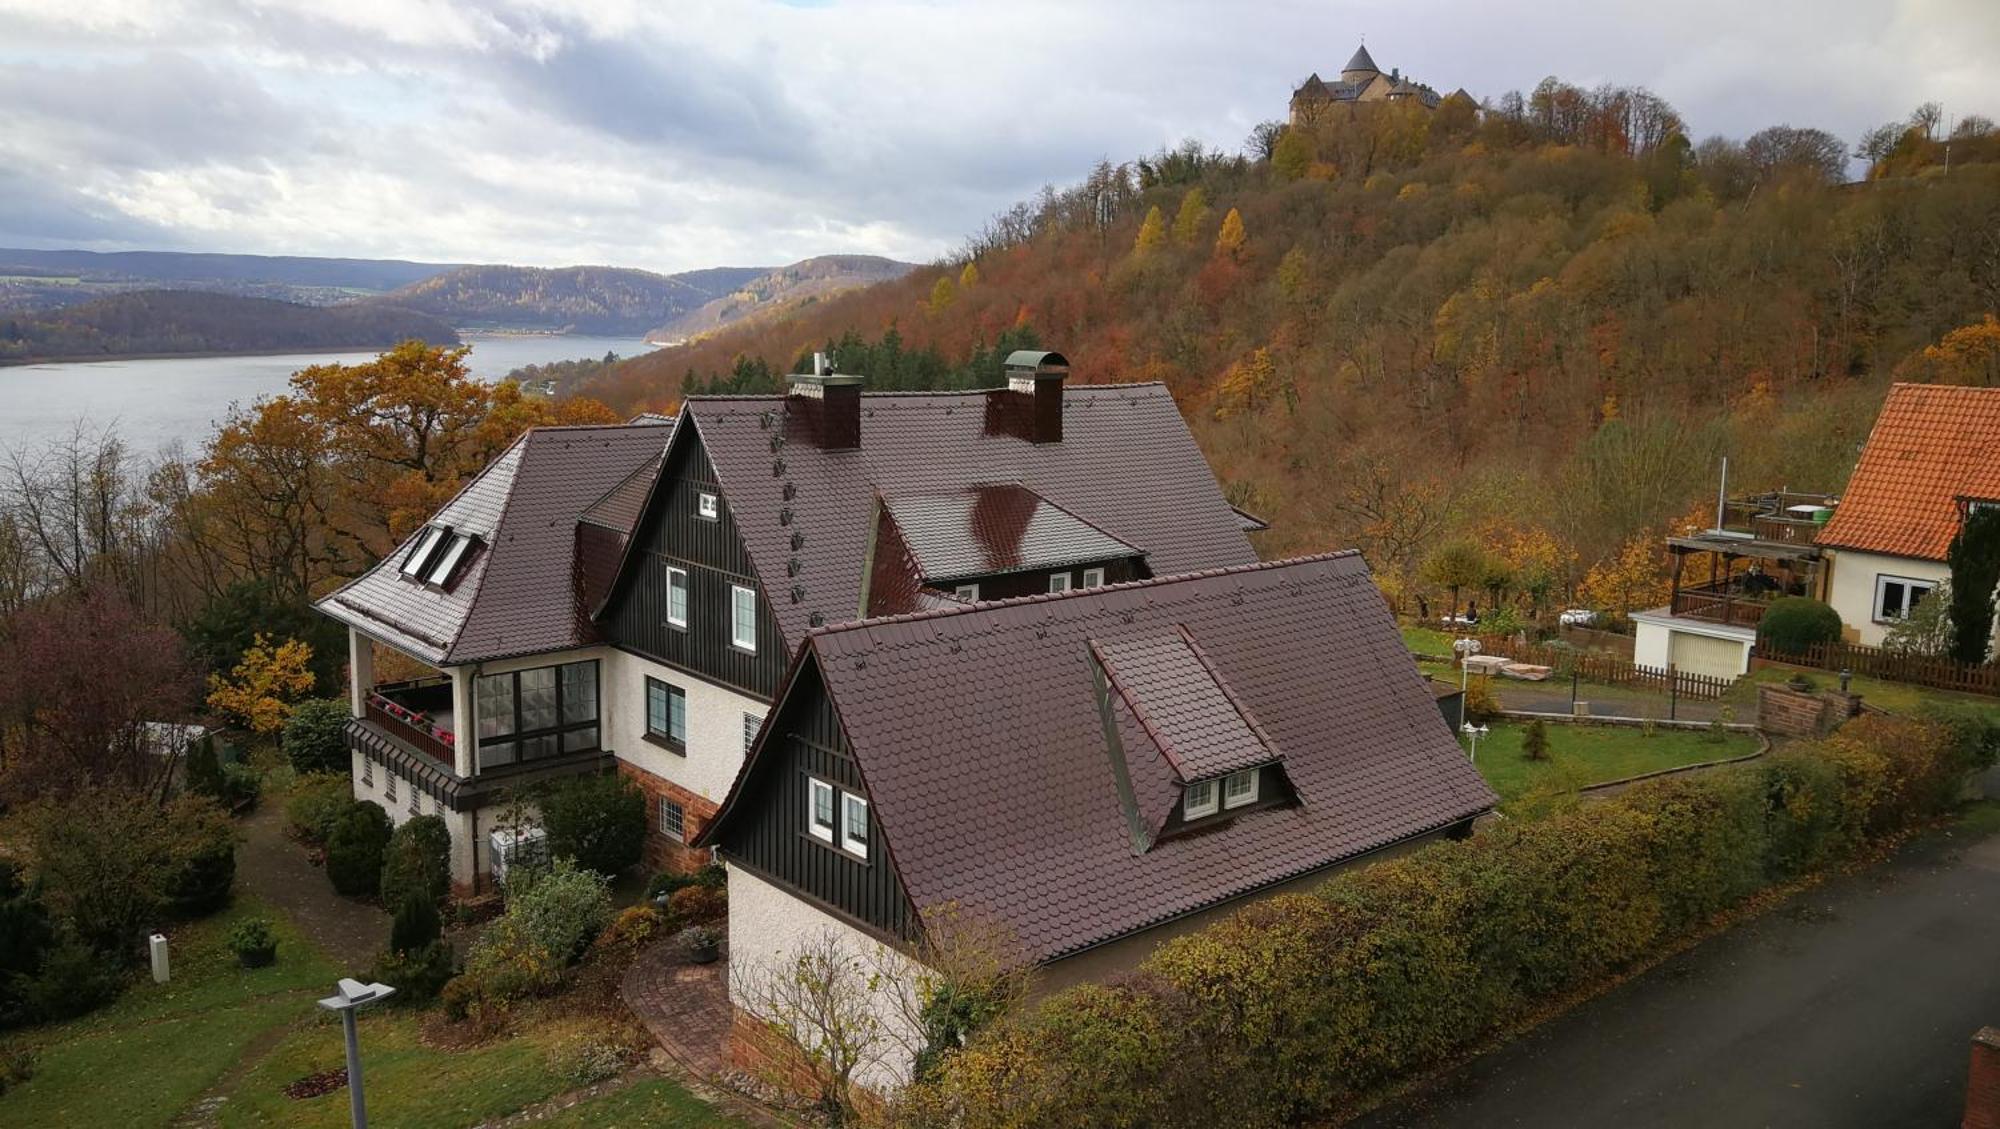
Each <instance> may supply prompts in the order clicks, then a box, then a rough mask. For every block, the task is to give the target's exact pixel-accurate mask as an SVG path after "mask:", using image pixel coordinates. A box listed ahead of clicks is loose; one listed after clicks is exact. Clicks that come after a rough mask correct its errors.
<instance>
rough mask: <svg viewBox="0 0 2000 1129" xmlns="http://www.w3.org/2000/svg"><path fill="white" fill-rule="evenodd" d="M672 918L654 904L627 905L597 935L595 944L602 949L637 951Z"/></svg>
mask: <svg viewBox="0 0 2000 1129" xmlns="http://www.w3.org/2000/svg"><path fill="white" fill-rule="evenodd" d="M671 920H672V918H670V917H669V916H668V915H666V914H664V913H661V912H660V911H659V910H656V909H654V908H653V907H652V906H627V907H625V908H624V909H622V910H620V911H619V913H618V916H617V917H615V918H613V919H612V921H611V924H610V925H607V926H605V927H604V932H602V933H599V934H598V935H597V940H596V941H594V942H593V945H594V946H595V947H596V948H598V949H600V950H615V951H621V952H636V951H637V950H638V948H639V946H641V945H644V944H645V943H646V942H647V941H650V940H652V939H653V937H654V936H655V935H656V934H658V933H659V932H660V931H661V929H662V928H663V927H664V926H666V925H667V924H668V922H670V921H671Z"/></svg>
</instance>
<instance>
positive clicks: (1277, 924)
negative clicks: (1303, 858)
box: [898, 717, 1995, 1129]
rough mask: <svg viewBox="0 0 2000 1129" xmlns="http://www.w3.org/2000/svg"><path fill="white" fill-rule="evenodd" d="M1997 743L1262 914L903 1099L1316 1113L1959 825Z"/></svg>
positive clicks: (940, 1111)
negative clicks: (1871, 847)
mask: <svg viewBox="0 0 2000 1129" xmlns="http://www.w3.org/2000/svg"><path fill="white" fill-rule="evenodd" d="M1994 736H1995V734H1994V731H1993V730H1992V728H1991V727H1990V726H1986V727H1982V726H1979V725H1976V724H1969V723H1965V722H1963V721H1962V720H1956V719H1955V722H1954V723H1953V724H1946V723H1944V722H1939V721H1917V720H1910V719H1900V718H1885V717H1865V718H1861V719H1857V720H1855V721H1853V722H1850V723H1849V724H1848V725H1846V726H1844V727H1843V728H1842V729H1840V730H1839V731H1838V732H1837V733H1835V734H1834V735H1833V736H1831V737H1829V738H1826V739H1825V740H1822V741H1819V742H1813V743H1808V744H1802V745H1798V746H1794V747H1792V748H1791V749H1789V750H1787V751H1785V752H1781V753H1776V754H1773V755H1772V756H1769V757H1766V758H1764V759H1763V760H1761V761H1758V762H1755V763H1752V764H1746V765H1742V766H1738V767H1735V768H1730V769H1722V770H1717V771H1715V772H1712V773H1707V774H1701V775H1691V776H1680V777H1670V778H1666V779H1662V780H1659V781H1655V782H1651V783H1648V784H1645V785H1642V786H1639V787H1635V788H1633V789H1630V790H1628V791H1627V792H1625V793H1623V794H1622V795H1620V796H1618V797H1615V798H1613V799H1610V800H1607V801H1604V802H1601V803H1593V804H1589V805H1584V806H1581V807H1579V808H1577V809H1575V810H1572V811H1569V812H1565V813H1562V814H1559V815H1556V816H1554V817H1551V818H1549V819H1546V820H1542V821H1536V822H1520V821H1515V822H1508V823H1503V824H1501V825H1500V826H1498V827H1496V828H1493V829H1491V830H1489V831H1486V832H1484V833H1482V834H1480V835H1478V836H1475V837H1473V838H1471V839H1469V840H1466V841H1462V842H1438V843H1435V844H1433V845H1431V846H1428V847H1425V848H1424V849H1422V850H1419V851H1414V852H1411V853H1409V854H1406V855H1403V856H1400V857H1397V858H1394V859H1390V860H1387V861H1384V862H1381V863H1378V864H1376V865H1373V866H1368V867H1364V868H1355V869H1352V870H1347V871H1343V872H1341V873H1339V874H1338V875H1336V876H1335V877H1334V878H1332V879H1330V880H1329V881H1328V882H1326V883H1325V884H1324V885H1323V886H1321V887H1320V888H1319V889H1318V890H1317V891H1315V892H1313V893H1309V894H1287V895H1279V896H1275V897H1271V898H1267V899H1264V900H1261V901H1258V902H1255V903H1252V904H1251V905H1250V906H1249V907H1247V908H1245V909H1243V910H1241V911H1239V912H1238V913H1236V914H1234V915H1232V916H1230V917H1228V918H1226V919H1224V920H1222V921H1220V922H1218V923H1216V924H1214V925H1212V926H1210V927H1208V928H1206V929H1203V930H1201V931H1200V932H1197V933H1193V934H1189V935H1186V936H1183V937H1180V938H1176V939H1174V940H1172V941H1169V942H1167V943H1166V944H1164V945H1162V946H1161V947H1160V948H1159V949H1158V950H1156V952H1155V953H1154V955H1153V956H1152V957H1151V958H1149V959H1148V960H1147V961H1146V962H1145V963H1144V964H1143V965H1141V966H1140V967H1139V968H1138V969H1136V970H1135V971H1133V972H1131V973H1129V974H1127V975H1125V976H1123V977H1121V978H1118V979H1116V980H1114V981H1112V982H1110V983H1107V984H1101V985H1085V986H1082V987H1077V988H1073V989H1070V990H1067V991H1064V992H1061V993H1058V994H1055V995H1053V996H1050V997H1049V998H1047V999H1045V1000H1044V1001H1042V1002H1041V1003H1040V1004H1039V1005H1038V1006H1036V1007H1034V1008H1033V1009H1032V1010H1029V1011H1027V1012H1025V1013H1023V1014H1020V1015H1018V1016H1015V1017H1013V1018H1010V1019H1008V1020H1005V1021H1002V1022H1001V1023H999V1024H997V1025H995V1026H994V1027H991V1028H988V1029H987V1030H985V1031H983V1032H980V1033H979V1034H978V1035H976V1036H975V1037H974V1038H973V1039H972V1041H971V1043H970V1044H969V1045H968V1046H967V1047H966V1048H965V1049H964V1050H962V1051H959V1052H957V1053H955V1054H952V1055H951V1056H950V1057H949V1058H948V1060H947V1061H946V1063H945V1066H944V1068H943V1070H942V1072H941V1073H940V1075H939V1077H938V1080H937V1081H936V1082H935V1083H933V1084H931V1085H928V1086H921V1087H916V1088H913V1089H912V1090H911V1091H910V1092H908V1093H906V1094H905V1095H903V1097H902V1100H901V1101H900V1102H899V1103H898V1104H899V1109H900V1112H901V1113H902V1115H903V1120H904V1121H905V1122H906V1123H910V1124H927V1123H940V1124H941V1123H945V1122H950V1123H953V1124H958V1125H962V1126H964V1127H966V1129H985V1127H1002V1126H1005V1127H1013V1126H1038V1127H1062V1126H1075V1127H1078V1129H1082V1127H1084V1126H1101V1125H1149V1126H1163V1127H1166V1126H1206V1125H1215V1124H1223V1123H1227V1124H1230V1125H1240V1126H1261V1125H1282V1124H1292V1123H1297V1122H1299V1121H1311V1120H1314V1119H1318V1118H1324V1117H1327V1116H1329V1115H1332V1114H1334V1113H1336V1112H1337V1111H1339V1110H1341V1109H1342V1108H1343V1107H1344V1106H1346V1105H1348V1104H1349V1103H1351V1102H1352V1101H1353V1099H1355V1098H1357V1097H1358V1096H1361V1095H1364V1094H1366V1093H1368V1092H1369V1091H1371V1090H1374V1089H1377V1088H1379V1087H1380V1086H1382V1085H1383V1084H1384V1083H1385V1082H1389V1081H1391V1080H1394V1079H1397V1078H1401V1077H1405V1076H1408V1075H1411V1074H1413V1073H1416V1072H1420V1071H1423V1070H1426V1069H1429V1068H1434V1067H1436V1066H1438V1065H1440V1064H1442V1063H1444V1062H1446V1061H1448V1060H1449V1059H1450V1058H1451V1057H1452V1056H1454V1055H1457V1054H1461V1053H1463V1052H1464V1051H1466V1050H1467V1049H1468V1048H1469V1047H1470V1046H1471V1045H1472V1044H1474V1043H1475V1042H1477V1041H1478V1040H1479V1039H1481V1038H1483V1037H1485V1036H1486V1035H1488V1034H1489V1033H1491V1032H1494V1031H1496V1030H1498V1029H1500V1028H1502V1027H1504V1026H1506V1025H1508V1024H1510V1023H1513V1022H1516V1021H1519V1020H1521V1019H1523V1018H1525V1017H1527V1016H1529V1015H1531V1014H1532V1013H1533V1012H1534V1011H1535V1010H1536V1009H1538V1008H1540V1007H1544V1006H1546V1005H1548V1004H1550V1003H1552V1002H1554V1001H1556V1000H1558V999H1559V998H1561V997H1562V996H1563V995H1565V994H1567V993H1572V992H1576V991H1579V990H1584V989H1588V988H1590V987H1592V986H1593V985H1596V984H1599V983H1602V982H1603V981H1604V980H1605V979H1606V978H1607V977H1610V976H1614V975H1616V974H1618V973H1620V972H1621V971H1624V970H1627V969H1630V968H1632V967H1633V966H1635V965H1637V964H1640V963H1642V962H1644V961H1646V960H1647V959H1649V958H1651V957H1653V956H1654V955H1656V954H1657V953H1658V952H1659V951H1660V950H1661V949H1662V948H1663V947H1665V946H1667V945H1671V944H1673V943H1674V942H1675V941H1676V940H1677V939H1680V938H1683V937H1685V936H1687V935H1688V934H1689V933H1690V932H1692V931H1693V930H1694V929H1696V928H1697V927H1699V926H1700V925H1701V924H1702V923H1703V922H1705V921H1707V920H1709V919H1711V918H1712V917H1714V915H1716V914H1717V913H1719V912H1721V911H1724V910H1727V909H1729V908H1730V907H1732V906H1734V905H1736V904H1737V903H1739V902H1740V901H1742V900H1743V899H1744V898H1745V897H1746V896H1748V895H1750V894H1751V893H1753V892H1755V891H1757V890H1758V889H1760V888H1762V887H1763V886H1765V885H1767V884H1769V883H1772V882H1778V881H1783V880H1786V879H1789V878H1793V877H1796V876H1797V875H1800V874H1802V873H1804V872H1806V871H1808V870H1811V869H1812V868H1814V867H1817V866H1821V865H1824V864H1826V863H1828V862H1831V861H1834V860H1837V859H1841V858H1844V857H1851V856H1852V855H1853V854H1854V853H1855V852H1856V851H1858V850H1859V849H1861V848H1862V847H1864V846H1866V845H1868V844H1870V843H1872V842H1877V841H1880V840H1881V839H1882V838H1884V837H1885V836H1889V835H1892V834H1895V833H1897V832H1900V831H1903V830H1906V829H1909V828H1911V827H1913V826H1915V825H1917V824H1918V823H1919V822H1921V821H1924V820H1927V819H1930V818H1933V817H1935V816H1936V815H1938V814H1939V813H1941V812H1943V811H1944V810H1946V809H1947V808H1948V807H1949V806H1950V805H1951V804H1952V802H1953V801H1954V800H1955V798H1956V796H1957V794H1958V790H1959V788H1960V786H1961V784H1962V782H1963V780H1964V779H1965V775H1966V773H1967V772H1968V771H1971V770H1972V769H1974V768H1977V767H1979V766H1980V765H1982V764H1985V763H1991V761H1992V758H1993V745H1994V743H1995V742H1994Z"/></svg>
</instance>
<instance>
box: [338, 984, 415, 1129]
mask: <svg viewBox="0 0 2000 1129" xmlns="http://www.w3.org/2000/svg"><path fill="white" fill-rule="evenodd" d="M395 994H396V989H394V988H391V987H390V986H388V985H387V984H363V983H361V982H360V981H359V980H349V979H347V978H346V977H344V976H343V977H341V980H340V983H339V984H337V985H335V986H334V994H333V995H331V996H328V997H326V998H325V999H323V1000H321V1001H320V1002H319V1006H321V1007H323V1008H325V1009H326V1010H328V1011H337V1012H339V1013H340V1025H341V1027H342V1028H343V1029H344V1030H345V1031H346V1033H347V1108H348V1112H349V1114H350V1115H351V1116H352V1117H353V1119H354V1129H368V1102H367V1100H366V1099H364V1098H363V1097H362V1096H361V1043H360V1040H359V1037H358V1036H356V1034H355V1032H354V1013H355V1012H356V1011H359V1010H360V1009H362V1008H364V1007H366V1006H368V1005H369V1004H372V1003H375V1002H376V1001H378V1000H386V999H388V998H389V997H390V996H393V995H395Z"/></svg>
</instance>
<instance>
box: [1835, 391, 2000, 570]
mask: <svg viewBox="0 0 2000 1129" xmlns="http://www.w3.org/2000/svg"><path fill="white" fill-rule="evenodd" d="M1961 498H1964V499H1974V500H2000V388H1961V387H1956V386H1952V385H1943V384H1897V385H1893V386H1891V387H1890V389H1889V396H1888V399H1887V400H1885V401H1883V404H1882V414H1881V415H1879V416H1877V417H1876V418H1875V428H1874V430H1873V431H1871V432H1869V433H1868V443H1867V445H1866V446H1865V447H1863V448H1862V450H1861V461H1860V463H1859V464H1858V465H1856V466H1855V468H1854V477H1853V478H1851V479H1849V480H1848V483H1847V492H1846V493H1845V494H1844V495H1842V496H1841V499H1840V505H1839V507H1838V508H1836V509H1835V510H1834V512H1833V518H1832V519H1831V520H1830V521H1828V522H1827V524H1826V528H1824V529H1822V530H1820V533H1819V537H1818V538H1817V539H1816V540H1817V542H1818V543H1819V544H1821V545H1830V546H1833V547H1834V548H1837V549H1858V550H1862V551H1865V552H1870V553H1886V554H1888V555H1891V556H1898V557H1917V558H1920V559H1923V560H1933V561H1941V560H1943V559H1945V551H1946V550H1947V549H1948V548H1949V547H1950V545H1951V539H1952V537H1953V536H1954V535H1956V534H1957V532H1958V524H1959V516H1960V515H1959V499H1961Z"/></svg>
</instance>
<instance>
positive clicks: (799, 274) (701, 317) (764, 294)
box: [646, 255, 916, 341]
mask: <svg viewBox="0 0 2000 1129" xmlns="http://www.w3.org/2000/svg"><path fill="white" fill-rule="evenodd" d="M915 269H916V264H915V263H902V262H897V261H896V260H895V259H885V258H883V257H881V256H880V255H820V256H818V257H817V258H812V259H803V260H800V261H799V262H796V263H793V264H792V265H791V266H788V267H779V268H778V269H777V270H774V271H771V272H769V273H768V274H762V275H759V276H757V277H756V278H753V279H751V280H749V281H748V282H745V283H743V284H742V285H740V286H738V287H736V288H735V289H734V290H732V291H730V292H729V293H727V294H724V295H723V296H722V297H720V298H716V299H713V300H711V301H709V302H707V303H704V304H703V305H702V306H700V307H699V308H697V309H694V310H690V311H688V312H687V313H685V314H682V315H680V316H679V317H676V318H674V319H672V320H670V321H668V322H667V323H666V324H664V325H662V326H660V327H658V328H657V329H654V330H653V331H652V332H651V333H648V334H647V335H646V339H647V340H649V341H681V340H685V339H689V338H694V337H700V336H702V335H704V334H709V333H714V332H716V331H717V330H720V329H722V328H724V327H726V326H730V325H735V324H737V323H740V322H746V321H751V320H765V319H772V318H780V317H783V316H785V315H786V314H789V313H793V312H795V311H797V310H798V309H799V308H800V307H801V306H804V305H807V304H809V303H812V302H817V301H821V300H824V299H825V298H828V297H830V296H832V295H834V294H839V293H841V292H843V291H847V290H854V289H856V288H859V287H862V286H867V285H870V284H872V283H876V282H887V281H888V280H890V279H894V278H901V277H903V276H904V275H906V274H908V273H910V272H911V271H913V270H915Z"/></svg>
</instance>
